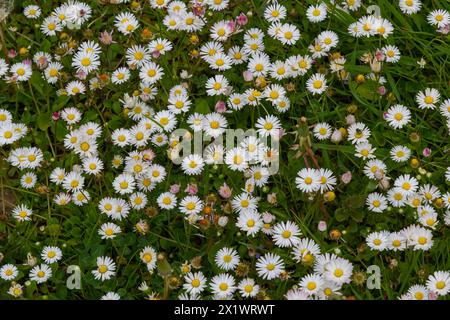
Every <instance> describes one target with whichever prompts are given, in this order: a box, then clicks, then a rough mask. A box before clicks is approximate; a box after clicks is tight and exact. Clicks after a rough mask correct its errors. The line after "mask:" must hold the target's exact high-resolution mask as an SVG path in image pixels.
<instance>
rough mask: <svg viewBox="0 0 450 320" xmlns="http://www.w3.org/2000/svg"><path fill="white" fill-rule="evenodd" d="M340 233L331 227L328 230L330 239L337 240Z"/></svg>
mask: <svg viewBox="0 0 450 320" xmlns="http://www.w3.org/2000/svg"><path fill="white" fill-rule="evenodd" d="M341 235H342V233H341V232H340V231H339V230H337V229H333V230H331V231H330V238H331V239H332V240H339V238H340V237H341Z"/></svg>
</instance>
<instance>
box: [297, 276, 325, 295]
mask: <svg viewBox="0 0 450 320" xmlns="http://www.w3.org/2000/svg"><path fill="white" fill-rule="evenodd" d="M323 283H324V280H323V278H322V276H320V275H318V274H308V275H306V276H304V277H303V278H302V279H301V280H300V283H299V286H300V288H301V289H302V290H303V291H304V292H305V293H306V294H309V295H313V294H317V293H318V292H319V291H320V290H321V287H322V285H323Z"/></svg>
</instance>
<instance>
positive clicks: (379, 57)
mask: <svg viewBox="0 0 450 320" xmlns="http://www.w3.org/2000/svg"><path fill="white" fill-rule="evenodd" d="M375 58H377V60H378V61H384V58H385V57H384V53H383V51H381V50H377V52H375Z"/></svg>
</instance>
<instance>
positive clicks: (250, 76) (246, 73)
mask: <svg viewBox="0 0 450 320" xmlns="http://www.w3.org/2000/svg"><path fill="white" fill-rule="evenodd" d="M242 76H243V77H244V80H245V81H252V80H253V73H251V72H250V71H248V70H247V71H244V73H243V74H242Z"/></svg>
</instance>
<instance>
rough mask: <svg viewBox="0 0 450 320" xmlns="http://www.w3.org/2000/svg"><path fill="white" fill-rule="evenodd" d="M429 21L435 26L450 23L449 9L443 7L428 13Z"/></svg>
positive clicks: (439, 26) (440, 26)
mask: <svg viewBox="0 0 450 320" xmlns="http://www.w3.org/2000/svg"><path fill="white" fill-rule="evenodd" d="M427 21H428V23H429V24H431V25H433V26H437V27H438V28H442V27H444V26H446V25H448V24H449V22H450V14H449V13H448V11H447V10H443V9H437V10H433V11H431V12H430V13H429V14H428V16H427Z"/></svg>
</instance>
